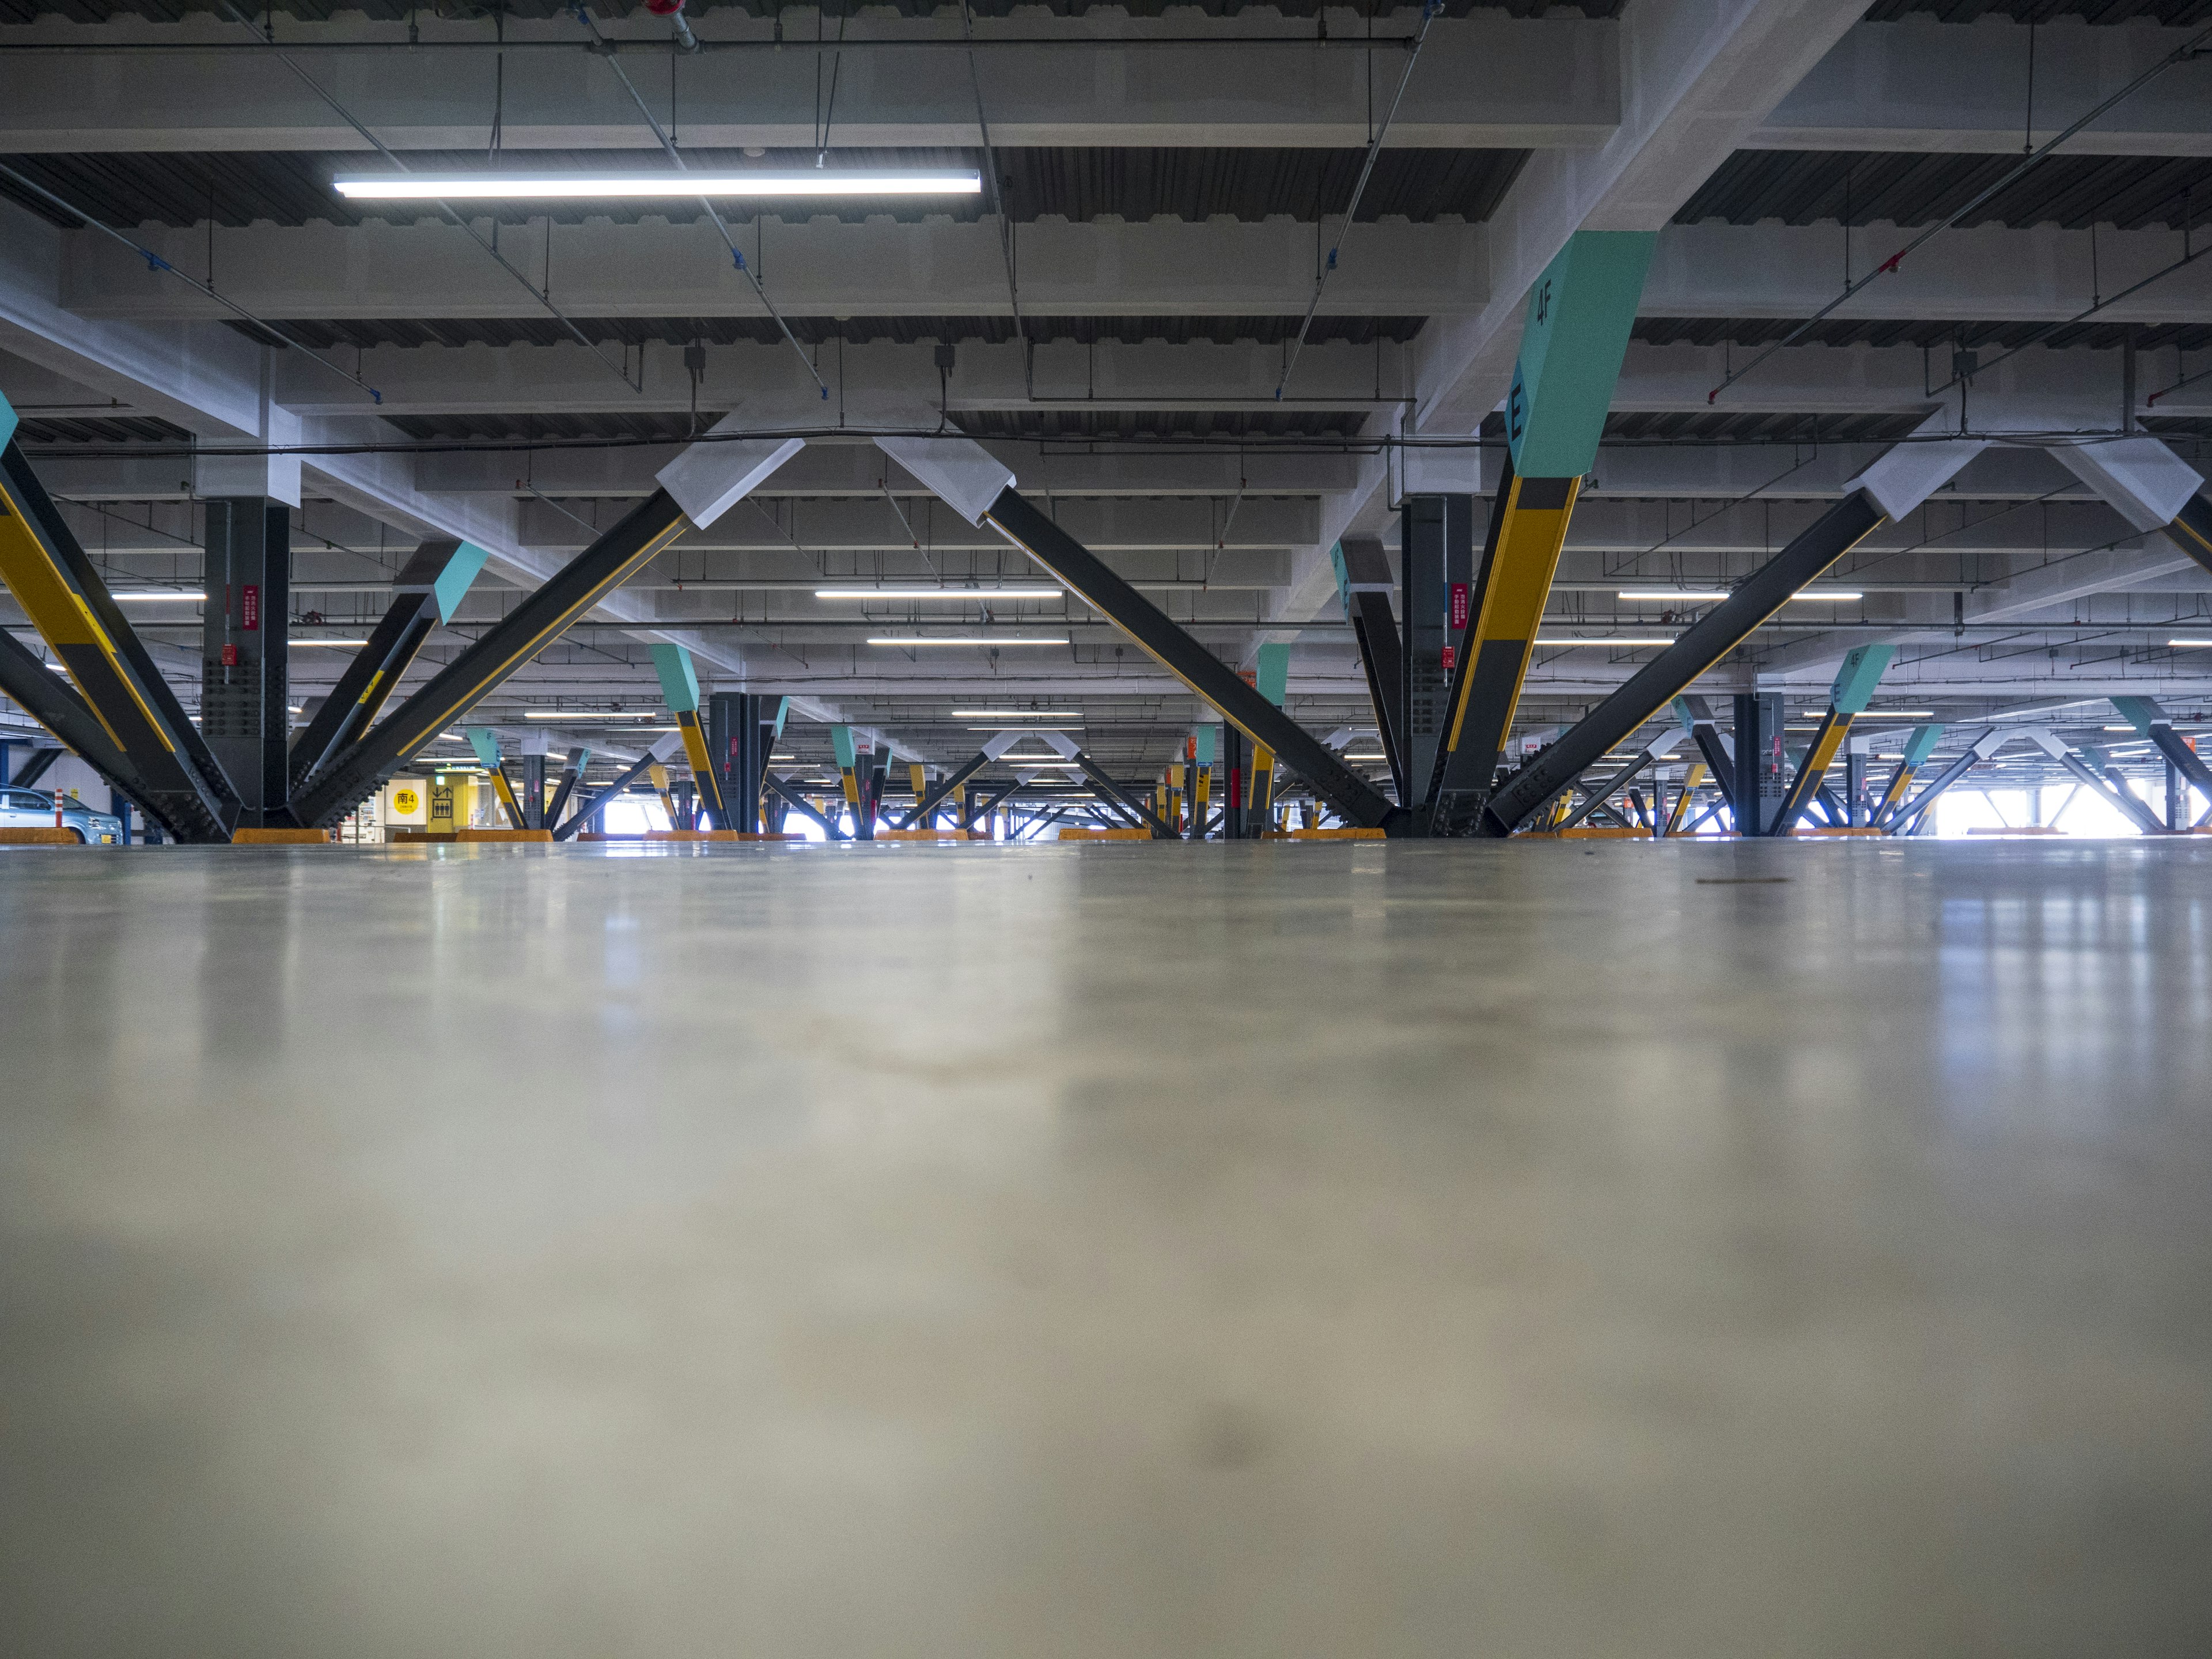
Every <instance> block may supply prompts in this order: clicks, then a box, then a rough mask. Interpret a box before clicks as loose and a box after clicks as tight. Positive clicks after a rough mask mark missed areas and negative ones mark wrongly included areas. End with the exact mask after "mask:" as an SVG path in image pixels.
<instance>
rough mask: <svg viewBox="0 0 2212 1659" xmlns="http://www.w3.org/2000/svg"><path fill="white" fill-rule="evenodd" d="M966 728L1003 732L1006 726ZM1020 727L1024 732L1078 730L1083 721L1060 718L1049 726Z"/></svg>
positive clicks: (1080, 728)
mask: <svg viewBox="0 0 2212 1659" xmlns="http://www.w3.org/2000/svg"><path fill="white" fill-rule="evenodd" d="M968 729H969V731H970V732H1003V731H1005V730H1006V727H1005V726H969V728H968ZM1021 729H1022V730H1023V731H1024V732H1080V731H1081V730H1082V729H1083V722H1082V721H1081V720H1060V721H1059V722H1057V723H1056V724H1054V725H1051V726H1023V727H1022V728H1021Z"/></svg>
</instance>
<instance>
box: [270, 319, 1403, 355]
mask: <svg viewBox="0 0 2212 1659" xmlns="http://www.w3.org/2000/svg"><path fill="white" fill-rule="evenodd" d="M787 320H788V321H789V323H790V325H791V331H792V332H793V334H795V335H797V336H798V337H799V343H800V344H801V345H809V346H811V345H821V344H823V343H827V342H829V341H832V340H842V341H843V342H845V343H846V344H848V345H866V344H868V343H871V342H872V341H878V340H888V341H890V342H891V343H895V344H899V345H912V344H915V343H920V342H936V341H944V342H947V343H951V342H958V341H965V340H975V341H981V342H984V343H990V344H998V345H1003V344H1006V343H1008V342H1010V341H1012V340H1013V339H1014V338H1015V330H1014V323H1013V319H1012V318H1011V317H845V318H838V319H832V318H828V317H793V318H790V319H787ZM1426 320H1427V319H1425V318H1421V317H1317V318H1316V319H1314V322H1313V325H1312V327H1311V328H1310V330H1309V331H1307V335H1306V339H1307V342H1308V343H1309V344H1316V345H1321V344H1328V343H1339V342H1342V343H1350V344H1353V345H1368V344H1371V343H1374V342H1375V341H1376V340H1378V339H1381V340H1390V341H1395V342H1397V343H1401V344H1402V343H1404V342H1406V341H1407V340H1410V339H1412V338H1413V337H1414V336H1415V335H1416V334H1418V333H1419V332H1420V331H1421V325H1422V324H1423V323H1424V322H1425V321H1426ZM574 322H575V325H576V326H577V327H578V328H579V329H580V330H582V331H583V332H584V334H585V336H586V338H588V339H591V340H592V341H594V342H596V343H605V344H614V345H626V346H636V345H641V344H643V343H646V342H647V341H658V342H659V343H664V344H667V345H690V344H691V343H694V342H698V343H703V344H707V345H737V344H743V343H753V344H757V345H770V346H772V345H780V344H781V343H782V341H783V336H782V334H781V331H779V330H778V328H777V326H776V324H775V319H773V318H769V317H579V318H576V319H574ZM235 326H236V327H237V328H238V329H239V331H240V332H241V333H245V334H248V335H249V336H251V337H252V338H255V339H258V338H260V337H261V336H260V333H259V331H258V330H254V329H252V328H249V327H248V326H247V325H245V324H243V323H240V324H237V325H235ZM284 326H285V330H286V331H287V332H288V333H289V334H291V335H292V336H294V337H295V338H297V339H298V340H299V341H300V343H301V344H303V345H305V346H307V347H308V348H310V349H313V350H318V351H324V350H328V349H331V348H332V347H336V346H352V347H355V348H357V349H370V348H373V347H375V346H380V345H392V346H426V345H436V346H464V345H487V346H507V345H558V344H560V343H562V341H564V340H568V339H570V338H573V336H571V335H570V334H569V333H568V331H567V330H565V329H563V328H562V326H561V325H560V324H558V323H556V322H554V321H552V320H550V319H544V320H540V319H535V318H529V317H518V318H498V317H495V318H479V317H461V318H446V319H417V318H398V319H390V320H381V319H368V320H353V321H337V322H328V321H318V320H314V319H301V320H290V319H287V320H286V321H285V325H284ZM1297 326H1298V319H1297V318H1295V317H1030V318H1026V319H1024V331H1025V332H1026V334H1027V336H1028V337H1029V338H1030V340H1031V341H1033V342H1036V343H1049V342H1053V341H1060V340H1068V341H1073V342H1074V343H1077V344H1079V345H1090V344H1093V343H1097V342H1101V341H1115V342H1120V343H1126V344H1129V345H1141V344H1144V343H1146V342H1149V341H1160V342H1162V343H1166V344H1169V345H1188V344H1190V343H1194V342H1210V343H1214V344H1217V345H1234V344H1237V343H1240V342H1243V341H1250V342H1253V343H1256V344H1260V345H1279V344H1280V343H1282V342H1283V341H1285V340H1286V339H1288V338H1289V337H1291V335H1293V334H1295V333H1297Z"/></svg>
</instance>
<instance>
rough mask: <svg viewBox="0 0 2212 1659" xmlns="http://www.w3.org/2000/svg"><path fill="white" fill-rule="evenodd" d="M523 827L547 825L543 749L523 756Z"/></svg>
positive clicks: (540, 827)
mask: <svg viewBox="0 0 2212 1659" xmlns="http://www.w3.org/2000/svg"><path fill="white" fill-rule="evenodd" d="M522 827H523V828H524V829H544V827H545V757H544V753H543V752H542V751H541V752H539V753H538V754H535V755H528V754H526V755H525V756H523V757H522Z"/></svg>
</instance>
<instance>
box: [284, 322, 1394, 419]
mask: <svg viewBox="0 0 2212 1659" xmlns="http://www.w3.org/2000/svg"><path fill="white" fill-rule="evenodd" d="M1028 355H1029V357H1030V362H1029V365H1028V369H1027V372H1026V374H1025V372H1024V351H1023V349H1022V347H1021V346H1020V345H1019V344H1018V343H1006V344H1003V345H999V344H991V343H986V342H983V341H977V340H971V341H968V342H966V343H963V344H962V345H960V346H959V347H957V362H956V364H955V366H954V367H953V368H952V369H951V371H950V372H949V374H946V373H945V372H944V371H940V370H939V368H938V367H937V365H936V362H935V353H934V348H933V347H931V346H927V345H896V344H893V343H890V342H888V341H875V342H872V343H869V344H866V345H847V344H845V343H842V342H831V343H829V344H827V345H824V346H823V347H821V348H820V349H818V350H817V351H816V352H815V353H814V354H813V368H812V370H811V372H810V369H809V366H808V364H807V362H805V361H802V360H801V359H800V357H799V355H798V354H797V353H796V352H794V351H793V350H792V349H791V348H790V347H789V345H788V344H786V343H776V344H774V345H766V344H754V343H750V342H747V343H742V344H738V345H726V346H708V347H706V348H705V359H704V362H703V364H702V373H701V375H700V379H699V380H698V381H697V383H696V387H695V385H694V382H693V380H692V378H691V375H690V371H689V370H688V369H687V368H686V367H685V364H684V348H683V347H681V346H678V345H669V344H665V343H660V342H658V341H654V342H651V343H648V344H647V345H646V346H645V347H644V348H643V349H641V350H640V351H637V352H634V353H632V354H630V356H629V362H630V365H631V368H632V371H633V373H634V374H635V381H634V382H633V381H626V380H622V379H620V378H618V377H617V375H616V374H613V373H612V372H611V370H610V368H609V367H608V365H607V363H606V362H604V361H602V360H601V358H600V357H599V356H596V355H594V354H593V353H592V352H591V351H589V350H586V349H585V348H584V347H582V346H580V345H577V344H574V343H560V344H556V345H544V346H538V345H511V346H500V347H485V346H476V345H472V346H464V347H447V346H380V347H377V348H375V349H371V350H367V351H362V352H360V353H358V354H356V353H354V352H350V351H344V352H341V353H340V354H338V356H339V360H340V361H341V362H343V365H344V366H345V367H346V368H349V369H351V370H353V371H354V372H355V373H356V374H359V375H360V377H361V379H362V380H366V381H367V382H368V384H369V385H370V386H374V387H375V388H376V390H377V392H378V393H379V394H380V398H381V401H380V403H379V404H377V406H376V408H377V412H378V413H380V414H383V415H386V416H393V415H454V414H499V413H503V412H507V411H509V410H528V411H530V412H531V413H532V414H534V415H546V414H584V413H602V412H604V413H613V414H645V413H657V414H682V413H684V412H686V411H688V410H708V411H712V412H713V413H714V414H715V415H717V416H719V415H720V414H721V413H723V412H724V411H726V410H736V411H738V414H739V415H740V416H745V415H748V414H749V413H750V412H752V411H756V410H757V411H760V412H761V413H762V415H763V418H766V417H767V416H769V412H770V411H773V414H774V418H775V419H776V420H778V421H779V422H781V421H784V420H786V419H795V420H797V421H799V422H804V423H811V424H814V425H836V424H838V423H840V422H845V421H848V420H849V421H852V422H854V423H855V424H859V423H860V422H863V421H864V420H865V418H866V411H868V410H872V409H878V408H883V407H886V406H890V405H897V404H903V405H907V406H908V407H910V408H914V409H920V410H927V411H928V412H929V419H930V421H931V422H932V423H934V422H935V420H936V418H937V411H938V410H940V409H942V410H950V411H952V412H956V413H968V412H974V411H979V410H1021V409H1054V408H1060V409H1070V410H1077V409H1080V410H1115V409H1139V410H1173V409H1176V408H1178V407H1182V408H1192V409H1201V408H1202V409H1208V410H1279V409H1283V408H1285V407H1288V408H1291V409H1300V408H1315V407H1323V408H1328V409H1336V410H1372V409H1383V408H1388V407H1391V406H1393V405H1394V404H1395V401H1396V393H1397V392H1399V390H1400V388H1401V386H1402V385H1403V379H1404V376H1403V358H1404V349H1403V348H1402V347H1400V346H1398V345H1395V344H1394V343H1389V342H1388V341H1377V342H1375V343H1370V344H1366V345H1352V344H1348V343H1340V342H1339V343H1322V344H1318V345H1315V346H1312V347H1310V348H1309V349H1307V351H1306V352H1305V353H1304V355H1303V356H1301V358H1300V360H1299V366H1298V386H1297V396H1296V397H1294V398H1289V399H1286V400H1278V399H1277V398H1275V396H1274V390H1275V386H1276V385H1277V384H1278V382H1279V380H1281V378H1282V366H1283V352H1282V350H1281V349H1280V348H1279V347H1277V346H1273V345H1267V346H1261V345H1255V344H1251V343H1243V344H1236V345H1216V344H1214V343H1211V342H1206V341H1200V342H1194V343H1188V344H1176V345H1170V344H1168V343H1165V342H1161V341H1149V342H1146V343H1142V344H1134V345H1132V344H1124V343H1121V342H1119V341H1110V340H1109V341H1101V342H1100V343H1097V345H1095V346H1086V345H1083V344H1079V343H1075V342H1073V341H1060V342H1054V343H1050V344H1046V345H1040V346H1038V347H1036V349H1034V351H1033V352H1032V353H1030V354H1028ZM277 361H278V367H279V374H278V377H277V387H276V396H277V398H278V399H279V400H280V401H281V402H282V403H283V404H284V405H285V407H287V408H289V409H290V410H293V411H294V412H295V413H297V414H302V415H305V414H340V413H348V414H352V413H360V412H362V411H363V410H366V409H367V408H368V404H369V398H368V394H367V393H366V392H363V391H362V389H361V387H359V386H356V385H355V384H354V383H353V382H352V381H351V380H347V379H345V378H343V376H341V375H337V374H332V373H331V371H330V369H329V368H326V367H325V366H324V365H323V364H321V363H319V362H316V361H315V360H314V359H313V358H311V357H308V356H305V355H304V354H291V353H288V354H283V355H281V356H279V358H278V360H277ZM815 374H820V375H821V376H822V378H823V380H825V381H827V382H828V384H829V394H830V395H829V398H827V399H822V398H820V389H819V387H817V385H816V383H815V380H814V375H815Z"/></svg>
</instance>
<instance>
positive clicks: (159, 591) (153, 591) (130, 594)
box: [108, 587, 207, 605]
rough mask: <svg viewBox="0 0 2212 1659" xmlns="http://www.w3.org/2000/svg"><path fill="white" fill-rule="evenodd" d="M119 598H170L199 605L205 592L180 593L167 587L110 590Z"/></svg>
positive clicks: (187, 603)
mask: <svg viewBox="0 0 2212 1659" xmlns="http://www.w3.org/2000/svg"><path fill="white" fill-rule="evenodd" d="M108 591H109V592H111V593H112V594H113V595H114V596H115V597H116V598H117V599H169V600H172V601H173V602H175V603H177V604H179V605H199V604H201V603H203V602H204V601H205V599H207V595H206V594H204V593H178V592H172V591H171V590H170V589H168V588H166V587H116V588H111V589H109V590H108Z"/></svg>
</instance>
